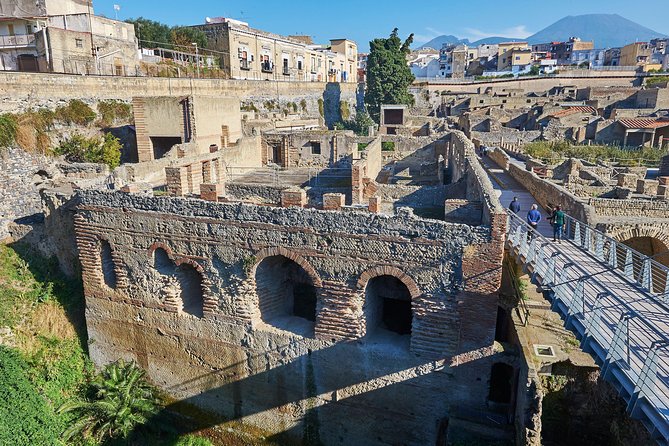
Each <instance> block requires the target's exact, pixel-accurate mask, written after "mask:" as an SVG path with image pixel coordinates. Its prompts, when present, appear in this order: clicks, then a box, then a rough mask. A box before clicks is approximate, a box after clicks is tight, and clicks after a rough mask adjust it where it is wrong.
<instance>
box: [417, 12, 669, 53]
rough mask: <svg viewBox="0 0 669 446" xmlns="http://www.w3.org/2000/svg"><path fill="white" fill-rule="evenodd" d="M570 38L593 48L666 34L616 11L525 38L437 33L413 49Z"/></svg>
mask: <svg viewBox="0 0 669 446" xmlns="http://www.w3.org/2000/svg"><path fill="white" fill-rule="evenodd" d="M570 37H580V38H581V39H582V40H594V42H595V47H596V48H612V47H619V46H625V45H627V44H628V43H632V42H641V41H648V40H650V39H654V38H656V37H667V35H665V34H662V33H660V32H657V31H653V30H652V29H649V28H646V27H644V26H641V25H639V24H638V23H635V22H632V21H631V20H628V19H626V18H624V17H621V16H619V15H618V14H586V15H577V16H567V17H564V18H562V19H560V20H558V21H557V22H555V23H553V24H552V25H550V26H548V27H546V28H544V29H542V30H541V31H539V32H537V33H536V34H533V35H531V36H530V37H528V38H527V39H518V38H511V37H487V38H485V39H481V40H477V41H476V42H470V41H469V39H460V38H458V37H455V36H439V37H436V38H434V39H432V40H430V41H429V42H427V43H425V44H422V45H417V46H416V48H423V47H430V48H434V49H437V50H438V49H440V48H441V47H442V46H443V45H444V44H445V43H449V44H459V43H463V44H465V45H471V46H477V45H481V44H486V43H487V44H495V43H500V42H508V41H514V40H526V41H528V42H529V43H548V42H554V41H565V40H567V39H569V38H570Z"/></svg>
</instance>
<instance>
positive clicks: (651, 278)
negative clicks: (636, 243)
mask: <svg viewBox="0 0 669 446" xmlns="http://www.w3.org/2000/svg"><path fill="white" fill-rule="evenodd" d="M565 238H568V239H569V240H572V241H573V242H574V244H576V245H577V246H578V247H580V248H581V249H582V250H583V251H585V252H587V253H590V254H592V255H594V257H595V258H596V259H597V260H599V261H600V262H604V263H606V265H607V266H608V267H609V268H611V269H612V270H614V271H616V272H618V273H619V274H622V275H623V276H624V277H625V278H626V279H627V280H629V281H630V282H633V283H635V284H636V285H638V286H640V287H642V288H643V289H644V290H646V291H648V292H650V293H652V294H654V295H656V296H657V297H658V298H660V299H661V300H662V301H663V302H664V303H667V304H669V268H668V267H666V266H664V265H663V264H661V263H660V262H658V261H657V260H655V259H653V258H651V257H648V256H647V255H645V254H642V253H640V252H639V251H636V250H634V249H632V248H630V247H629V246H626V245H624V244H623V243H621V242H618V241H616V240H614V239H613V238H611V237H609V236H607V235H606V234H603V233H602V232H600V231H598V230H596V229H594V228H592V227H590V226H587V225H586V224H584V223H582V222H580V221H578V220H576V219H574V218H572V217H569V216H567V217H566V230H565ZM663 255H666V256H669V253H664V254H663Z"/></svg>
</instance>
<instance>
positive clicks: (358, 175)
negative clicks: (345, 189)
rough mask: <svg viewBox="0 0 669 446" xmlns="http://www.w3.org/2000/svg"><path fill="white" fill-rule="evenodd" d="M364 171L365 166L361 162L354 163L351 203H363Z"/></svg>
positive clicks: (352, 167)
mask: <svg viewBox="0 0 669 446" xmlns="http://www.w3.org/2000/svg"><path fill="white" fill-rule="evenodd" d="M362 172H363V166H361V165H360V164H354V165H353V166H351V203H352V204H360V203H362V194H363V190H364V189H363V188H364V184H362Z"/></svg>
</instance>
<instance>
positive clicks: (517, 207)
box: [509, 197, 520, 214]
mask: <svg viewBox="0 0 669 446" xmlns="http://www.w3.org/2000/svg"><path fill="white" fill-rule="evenodd" d="M509 209H510V210H511V212H513V213H514V214H517V213H518V212H520V203H519V202H518V197H513V201H512V202H511V204H510V205H509Z"/></svg>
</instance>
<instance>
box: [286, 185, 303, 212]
mask: <svg viewBox="0 0 669 446" xmlns="http://www.w3.org/2000/svg"><path fill="white" fill-rule="evenodd" d="M306 204H307V192H306V191H305V190H303V189H286V190H284V191H281V206H282V207H285V208H287V207H300V208H303V207H304V206H306Z"/></svg>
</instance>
